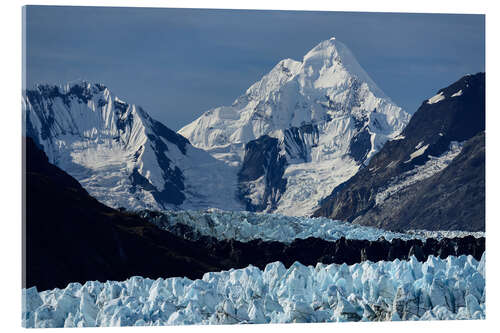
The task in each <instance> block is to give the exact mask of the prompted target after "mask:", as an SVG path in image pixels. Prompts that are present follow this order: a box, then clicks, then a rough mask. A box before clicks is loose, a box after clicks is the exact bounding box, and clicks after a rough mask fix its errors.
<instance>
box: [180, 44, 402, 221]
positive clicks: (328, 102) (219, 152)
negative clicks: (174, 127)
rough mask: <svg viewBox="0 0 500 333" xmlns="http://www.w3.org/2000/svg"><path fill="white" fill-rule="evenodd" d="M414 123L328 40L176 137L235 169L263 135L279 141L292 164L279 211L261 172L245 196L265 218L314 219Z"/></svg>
mask: <svg viewBox="0 0 500 333" xmlns="http://www.w3.org/2000/svg"><path fill="white" fill-rule="evenodd" d="M409 119H410V115H409V114H408V113H407V112H405V111H404V110H403V109H401V108H400V107H399V106H397V105H396V104H395V103H394V102H393V101H392V100H391V99H390V98H388V97H387V96H386V95H385V94H384V93H383V91H382V90H381V89H380V88H379V87H378V86H377V85H376V84H375V83H374V82H373V80H372V79H371V78H370V77H369V75H368V74H367V73H366V72H365V71H364V70H363V68H362V67H361V65H360V64H359V63H358V62H357V60H356V59H355V57H354V55H353V54H352V52H351V51H350V50H349V49H348V48H347V46H345V45H344V44H343V43H342V42H340V41H339V40H337V39H335V38H331V39H329V40H325V41H323V42H321V43H319V44H318V45H316V46H315V47H314V48H313V49H311V50H310V51H309V52H308V53H307V54H306V55H305V56H304V57H303V60H302V61H295V60H292V59H284V60H282V61H280V62H279V63H278V64H277V65H276V66H275V67H274V68H273V69H272V70H271V71H270V72H269V73H267V74H266V75H265V76H264V77H263V78H262V79H261V80H260V81H258V82H256V83H255V84H253V85H252V86H251V87H250V88H248V90H247V91H246V92H245V93H244V94H243V95H241V96H240V97H238V98H237V99H236V100H235V102H234V103H233V104H232V105H231V106H222V107H216V108H213V109H210V110H208V111H206V112H205V113H203V114H202V115H201V116H200V117H199V118H198V119H196V120H194V121H193V122H192V123H190V124H188V125H186V126H184V127H183V128H182V129H180V130H179V131H178V133H179V134H181V135H183V136H185V137H186V138H188V139H189V141H190V142H191V144H192V145H193V146H195V147H198V148H201V149H204V150H206V151H207V152H209V153H210V154H211V155H212V156H213V157H215V158H217V159H219V160H221V161H224V162H225V163H226V164H228V165H231V166H237V167H241V166H242V164H243V163H244V157H245V147H246V146H247V145H248V144H249V143H250V142H252V141H255V140H258V139H259V138H262V137H263V136H269V137H271V138H275V139H277V140H278V145H279V151H280V157H281V156H283V157H285V158H286V162H287V164H286V168H285V170H284V174H283V175H282V178H283V179H286V189H285V190H284V191H282V189H281V188H280V189H279V190H276V189H274V192H279V193H274V196H275V197H276V198H278V201H277V204H276V205H274V202H268V201H269V199H268V198H266V197H263V196H262V193H263V183H262V181H257V178H258V176H262V175H264V173H263V174H261V175H257V176H256V177H255V178H254V179H253V181H251V182H248V183H244V184H242V185H243V186H246V191H245V193H244V195H245V196H246V197H247V199H249V200H250V201H251V202H252V204H254V203H255V202H256V201H260V203H261V205H264V206H265V208H264V209H263V210H262V211H265V212H276V213H280V214H285V215H290V216H309V215H311V213H312V212H313V210H314V209H315V208H316V207H317V205H318V202H319V201H320V200H322V199H324V198H325V197H326V196H328V195H329V194H330V193H331V191H332V190H333V189H334V188H335V187H336V186H337V185H339V184H341V183H343V182H344V181H346V180H347V179H349V178H350V177H352V176H353V175H354V174H355V173H356V172H357V171H358V169H359V167H360V166H361V165H363V164H366V163H367V162H368V160H369V159H370V158H371V157H372V156H373V155H374V154H375V153H376V152H377V151H378V150H379V149H380V148H381V147H382V146H383V144H384V143H385V142H386V141H387V140H390V139H393V138H396V137H397V136H398V135H399V133H400V132H401V131H402V130H403V128H404V127H405V125H406V124H407V123H408V121H409ZM268 186H270V185H269V184H268ZM270 192H272V191H270ZM274 206H276V207H274ZM259 207H260V206H259Z"/></svg>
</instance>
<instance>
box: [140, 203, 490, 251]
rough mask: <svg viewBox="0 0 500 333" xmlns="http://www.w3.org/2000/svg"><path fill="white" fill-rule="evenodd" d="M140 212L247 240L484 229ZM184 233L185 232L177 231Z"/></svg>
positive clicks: (444, 234) (165, 223)
mask: <svg viewBox="0 0 500 333" xmlns="http://www.w3.org/2000/svg"><path fill="white" fill-rule="evenodd" d="M139 215H141V216H142V217H144V218H146V219H147V220H148V221H150V222H151V223H153V224H155V225H156V226H158V227H159V228H161V229H164V230H167V231H170V232H173V233H177V231H178V230H179V228H178V226H188V227H189V228H190V229H191V230H193V231H194V232H195V233H196V234H198V235H202V236H211V237H214V238H217V239H219V240H229V239H234V240H237V241H241V242H248V241H251V240H254V239H261V240H264V241H279V242H284V243H291V242H293V241H294V240H295V239H306V238H309V237H315V238H321V239H324V240H327V241H336V240H338V239H340V238H342V237H344V238H346V239H359V240H369V241H376V240H378V239H380V238H381V237H383V238H385V239H386V240H388V241H392V240H393V239H395V238H397V239H401V240H410V239H420V240H422V241H425V240H426V239H427V238H434V239H437V240H441V239H443V238H455V237H465V236H469V235H471V236H473V237H475V238H479V237H484V235H485V233H484V232H467V231H459V230H456V231H452V230H447V231H429V230H409V231H407V232H392V231H387V230H384V229H378V228H375V227H368V226H361V225H357V224H353V223H349V222H344V221H339V220H331V219H329V218H326V217H312V218H307V217H294V216H287V215H281V214H269V213H254V212H246V211H241V212H236V211H223V210H220V209H208V210H186V211H165V212H150V211H141V212H139ZM179 236H184V235H179Z"/></svg>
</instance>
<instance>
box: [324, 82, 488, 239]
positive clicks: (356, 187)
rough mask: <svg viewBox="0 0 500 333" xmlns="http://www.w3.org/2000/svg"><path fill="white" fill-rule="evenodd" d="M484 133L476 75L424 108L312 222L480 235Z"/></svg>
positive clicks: (328, 200) (482, 105) (336, 191)
mask: <svg viewBox="0 0 500 333" xmlns="http://www.w3.org/2000/svg"><path fill="white" fill-rule="evenodd" d="M484 129H485V74H484V73H478V74H475V75H468V76H465V77H463V78H461V79H460V80H459V81H457V82H455V83H454V84H452V85H450V86H449V87H447V88H444V89H441V90H440V91H439V92H438V94H437V95H436V96H434V97H432V98H430V99H429V100H427V101H424V102H423V104H422V106H421V107H420V108H419V109H418V110H417V112H416V113H415V115H414V116H413V117H412V119H411V120H410V123H409V124H408V126H407V127H406V128H405V129H404V131H403V132H402V134H401V136H400V137H399V138H398V139H397V140H393V141H389V142H387V143H386V144H385V145H384V147H383V148H382V149H381V150H380V151H379V152H378V153H377V154H376V155H375V156H374V157H373V158H372V160H371V161H370V163H369V165H368V166H367V167H365V168H363V169H361V170H360V171H359V172H358V173H357V174H356V175H355V176H353V177H352V178H351V179H349V180H348V181H346V182H345V183H343V184H341V185H340V186H338V187H337V188H336V189H334V191H333V192H332V194H331V195H330V196H329V197H328V198H326V199H325V200H324V201H323V202H322V204H321V207H320V209H318V210H317V211H316V212H315V213H314V215H315V216H327V217H331V218H333V219H341V220H348V221H351V222H354V223H359V224H363V225H371V226H376V227H382V228H387V229H402V230H407V229H415V228H420V229H429V230H469V231H479V230H484V218H485V141H484Z"/></svg>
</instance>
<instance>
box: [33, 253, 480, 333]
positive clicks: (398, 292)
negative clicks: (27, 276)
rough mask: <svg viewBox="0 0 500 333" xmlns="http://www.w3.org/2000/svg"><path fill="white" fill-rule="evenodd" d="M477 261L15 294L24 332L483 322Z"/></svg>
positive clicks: (250, 273) (320, 267) (277, 266)
mask: <svg viewBox="0 0 500 333" xmlns="http://www.w3.org/2000/svg"><path fill="white" fill-rule="evenodd" d="M484 263H485V254H483V256H482V258H481V260H480V261H479V262H478V261H476V260H475V259H474V258H473V257H471V256H467V257H466V256H460V257H448V258H447V259H438V258H435V257H433V256H431V257H429V258H428V260H427V261H425V262H418V261H417V260H416V259H415V257H411V258H410V260H408V261H400V260H395V261H393V262H387V261H386V262H377V263H372V262H368V261H367V262H364V263H362V264H355V265H351V266H348V265H345V264H343V265H335V264H332V265H324V264H321V263H318V264H317V265H316V266H315V267H313V266H304V265H302V264H300V263H298V262H296V263H294V264H293V265H291V266H290V267H289V268H288V269H287V268H286V267H285V266H284V265H283V264H282V263H280V262H274V263H270V264H268V265H267V266H266V267H265V269H264V270H263V271H261V270H259V269H258V268H256V267H253V266H249V267H247V268H244V269H237V270H234V269H231V270H229V271H222V272H217V273H206V274H205V275H204V276H203V278H202V279H201V280H195V281H192V280H189V279H186V278H168V279H161V278H160V279H157V280H151V279H146V278H142V277H138V276H136V277H132V278H130V279H128V280H126V281H123V282H115V281H107V282H105V283H101V282H94V281H89V282H86V283H85V284H84V285H81V284H79V283H71V284H69V285H68V286H67V287H66V288H65V289H62V290H61V289H54V290H48V291H43V292H40V293H39V292H38V291H37V290H36V287H32V288H30V289H25V290H23V298H24V303H23V326H24V327H91V326H134V325H135V326H146V325H187V324H237V323H287V322H338V321H381V320H394V321H396V320H453V319H484V317H485V303H484V299H485V297H484V295H485V281H484V276H485V275H484Z"/></svg>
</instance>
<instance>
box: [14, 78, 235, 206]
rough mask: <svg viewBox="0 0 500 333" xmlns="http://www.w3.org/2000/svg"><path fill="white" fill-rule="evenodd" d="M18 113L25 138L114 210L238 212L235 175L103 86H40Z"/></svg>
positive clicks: (232, 170) (27, 93) (75, 84)
mask: <svg viewBox="0 0 500 333" xmlns="http://www.w3.org/2000/svg"><path fill="white" fill-rule="evenodd" d="M23 112H24V115H25V121H26V123H25V124H26V135H27V136H30V137H32V138H33V139H34V141H35V142H36V143H37V144H38V145H39V146H40V147H41V148H42V149H43V150H44V151H45V153H46V154H47V156H48V158H49V161H50V162H51V163H53V164H55V165H57V166H58V167H60V168H61V169H63V170H65V171H66V172H68V173H69V174H70V175H72V176H73V177H74V178H76V179H77V180H78V181H79V182H80V183H81V184H82V186H83V187H84V188H85V189H86V190H87V191H88V192H89V193H90V194H91V195H92V196H94V197H95V198H97V199H98V200H99V201H101V202H103V203H105V204H107V205H109V206H111V207H115V208H118V207H125V208H127V209H129V210H134V209H144V208H148V209H167V208H178V207H182V208H207V207H219V208H226V209H241V208H242V206H241V204H240V203H239V202H238V201H237V200H236V199H235V196H236V195H235V188H236V184H237V175H236V173H237V170H236V169H234V168H232V167H230V166H228V165H226V164H224V163H223V162H220V161H218V160H216V159H214V158H213V157H211V156H210V155H209V154H207V153H206V152H204V151H203V150H200V149H196V148H194V147H192V146H191V145H190V144H189V141H188V140H186V139H185V138H184V137H182V136H181V135H179V134H177V133H175V132H174V131H172V130H170V129H169V128H167V127H166V126H164V125H163V124H161V123H160V122H158V121H156V120H154V119H153V118H151V117H150V116H149V115H148V114H147V113H146V111H144V110H143V109H142V108H141V107H139V106H136V105H133V104H129V103H127V102H125V101H123V100H121V99H119V98H118V97H117V96H115V95H113V94H112V92H111V91H110V90H109V89H108V88H106V87H105V86H103V85H101V84H91V83H89V82H85V81H81V82H76V83H71V84H67V85H65V86H63V87H58V86H48V85H40V86H37V87H36V88H35V89H33V90H27V91H26V92H25V94H24V96H23ZM213 191H217V192H218V193H219V194H218V195H217V196H214V195H213ZM228 207H231V208H228Z"/></svg>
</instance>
